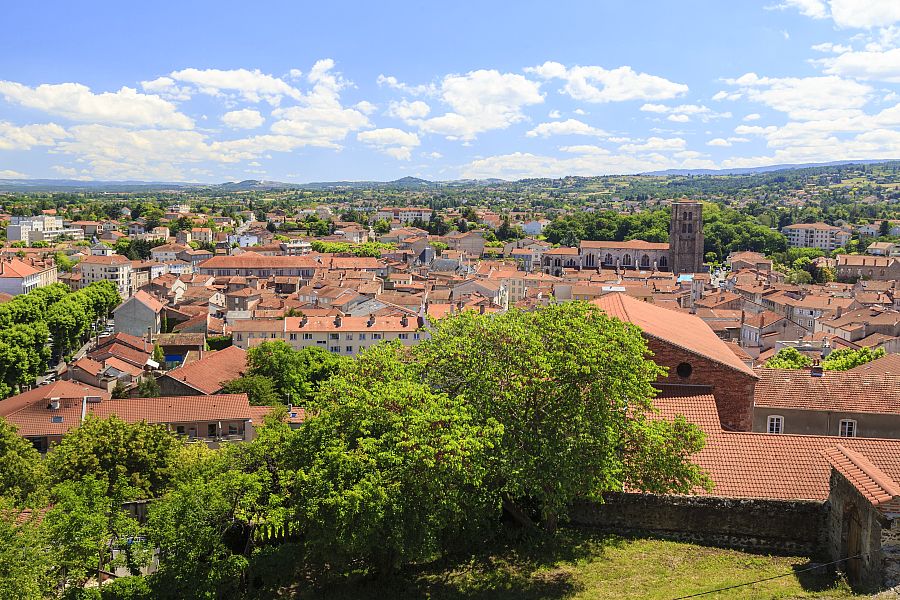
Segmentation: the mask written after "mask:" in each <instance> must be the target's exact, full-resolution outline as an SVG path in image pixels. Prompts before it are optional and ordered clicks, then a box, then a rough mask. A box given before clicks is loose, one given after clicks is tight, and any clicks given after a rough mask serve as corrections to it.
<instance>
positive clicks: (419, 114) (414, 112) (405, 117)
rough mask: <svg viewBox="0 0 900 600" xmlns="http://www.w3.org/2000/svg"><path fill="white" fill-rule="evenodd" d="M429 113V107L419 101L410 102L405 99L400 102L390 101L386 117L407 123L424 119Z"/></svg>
mask: <svg viewBox="0 0 900 600" xmlns="http://www.w3.org/2000/svg"><path fill="white" fill-rule="evenodd" d="M430 112H431V107H430V106H428V105H427V104H426V103H424V102H422V101H421V100H414V101H412V102H410V101H409V100H407V99H406V98H404V99H403V100H400V101H396V100H395V101H392V102H391V103H390V104H389V105H388V110H387V115H388V116H389V117H394V118H395V119H400V120H402V121H405V122H407V123H409V122H410V121H415V120H417V119H424V118H425V117H427V116H428V113H430Z"/></svg>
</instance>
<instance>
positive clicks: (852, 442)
mask: <svg viewBox="0 0 900 600" xmlns="http://www.w3.org/2000/svg"><path fill="white" fill-rule="evenodd" d="M654 404H655V405H656V407H657V408H658V409H659V411H660V416H661V417H663V418H667V419H672V418H674V417H675V415H678V414H681V415H684V416H685V418H686V419H687V420H688V421H691V422H693V423H696V424H697V425H699V426H700V428H701V429H703V430H704V431H705V432H706V435H707V437H706V447H704V448H703V450H701V451H700V452H699V453H697V454H696V455H695V456H694V462H696V463H697V464H698V465H699V466H701V467H703V469H704V470H705V471H706V472H707V473H708V474H709V475H710V477H711V478H712V480H713V482H714V483H715V487H714V489H713V490H712V492H710V493H709V495H713V496H721V497H726V498H771V499H782V500H794V499H801V500H819V501H822V500H825V499H826V498H828V492H829V479H830V473H831V465H830V464H829V463H828V461H827V460H826V458H825V456H824V454H823V452H824V451H825V450H826V449H828V448H833V447H834V446H835V445H836V442H837V441H838V438H835V437H829V436H814V435H786V434H768V433H750V432H734V431H723V430H722V429H721V426H720V425H719V420H718V415H717V413H716V404H715V399H714V398H713V397H712V396H690V397H671V398H657V399H656V400H655V401H654ZM839 440H840V442H841V444H843V445H844V446H845V447H847V448H849V449H851V450H853V451H856V452H858V453H861V454H863V455H865V456H866V457H868V459H869V460H870V461H871V462H872V464H873V465H875V466H876V467H877V468H878V469H880V470H881V471H882V472H884V473H885V474H886V476H887V477H889V478H890V479H891V480H893V481H897V480H898V479H900V440H887V439H876V438H839ZM697 493H698V494H703V495H706V494H707V493H706V492H705V491H702V490H698V491H697Z"/></svg>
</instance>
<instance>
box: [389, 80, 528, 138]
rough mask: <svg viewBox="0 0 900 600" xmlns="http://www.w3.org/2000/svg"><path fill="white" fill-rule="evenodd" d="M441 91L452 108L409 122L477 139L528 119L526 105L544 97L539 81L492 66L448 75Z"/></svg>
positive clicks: (432, 130) (450, 135) (427, 129)
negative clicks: (437, 114)
mask: <svg viewBox="0 0 900 600" xmlns="http://www.w3.org/2000/svg"><path fill="white" fill-rule="evenodd" d="M439 95H440V99H441V100H442V101H443V102H444V103H445V104H447V105H448V106H449V107H450V109H451V110H450V111H449V112H446V113H444V114H443V115H439V116H435V117H431V118H428V119H414V118H413V119H407V122H408V123H409V124H413V125H417V126H418V127H419V130H420V131H421V132H423V133H434V134H439V135H444V136H446V137H447V138H448V139H452V140H463V141H471V140H474V139H475V138H476V137H477V136H478V135H479V134H481V133H484V132H486V131H491V130H494V129H506V128H507V127H509V126H510V125H512V124H513V123H518V122H520V121H522V120H524V119H525V114H524V113H523V109H524V108H525V107H526V106H529V105H532V104H540V103H542V102H543V101H544V96H543V94H541V92H540V84H539V83H537V82H535V81H531V80H530V79H527V78H526V77H523V76H522V75H518V74H515V73H500V72H499V71H496V70H493V69H490V70H487V69H481V70H478V71H471V72H469V73H466V74H465V75H447V76H446V77H444V79H443V80H442V81H441V83H440V86H439ZM423 104H424V103H423Z"/></svg>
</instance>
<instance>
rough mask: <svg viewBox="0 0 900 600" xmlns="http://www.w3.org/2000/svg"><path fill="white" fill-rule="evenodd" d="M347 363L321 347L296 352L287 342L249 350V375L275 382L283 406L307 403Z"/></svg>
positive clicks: (268, 343) (262, 345) (263, 344)
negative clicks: (259, 376) (319, 387)
mask: <svg viewBox="0 0 900 600" xmlns="http://www.w3.org/2000/svg"><path fill="white" fill-rule="evenodd" d="M346 361H347V358H345V357H342V356H340V355H337V354H333V353H331V352H328V351H327V350H323V349H322V348H317V347H309V348H301V349H300V350H294V349H293V348H292V347H291V346H290V345H289V344H288V343H287V342H284V341H282V340H276V341H273V342H263V343H261V344H260V345H259V346H256V347H255V348H251V349H250V350H248V351H247V366H248V369H247V374H248V375H261V376H263V377H268V378H269V379H270V380H272V382H274V384H275V389H276V390H277V391H278V393H279V395H280V396H281V401H282V403H283V404H304V403H305V402H306V401H307V400H309V399H310V398H312V396H313V394H314V393H315V391H316V390H317V389H318V386H319V384H320V383H321V382H322V381H325V380H326V379H328V378H329V377H330V376H331V375H332V374H334V373H335V372H336V371H337V370H338V368H339V367H340V365H341V364H342V363H344V362H346Z"/></svg>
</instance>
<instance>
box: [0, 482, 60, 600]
mask: <svg viewBox="0 0 900 600" xmlns="http://www.w3.org/2000/svg"><path fill="white" fill-rule="evenodd" d="M29 515H30V516H29V517H28V518H25V519H23V518H22V516H23V513H22V512H21V510H20V508H19V507H17V506H15V505H14V504H13V503H12V502H11V501H10V500H9V499H8V498H4V497H2V496H0V598H3V599H4V600H5V599H9V600H13V599H16V600H42V599H43V598H49V597H51V580H50V577H49V573H50V571H51V568H52V565H51V557H50V555H49V553H48V552H46V550H45V548H46V542H45V540H44V538H43V536H42V535H41V530H40V527H39V524H40V523H39V522H40V519H39V517H38V516H37V513H29Z"/></svg>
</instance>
